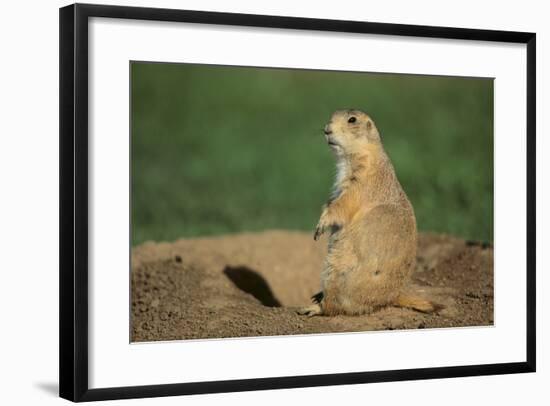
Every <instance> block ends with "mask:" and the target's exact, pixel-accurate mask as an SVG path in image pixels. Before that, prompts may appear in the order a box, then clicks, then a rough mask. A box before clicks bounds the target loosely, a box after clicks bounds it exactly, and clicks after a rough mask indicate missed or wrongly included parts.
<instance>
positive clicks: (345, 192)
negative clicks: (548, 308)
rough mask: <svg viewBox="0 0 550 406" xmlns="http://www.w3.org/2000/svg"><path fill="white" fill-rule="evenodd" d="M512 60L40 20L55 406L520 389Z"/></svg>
mask: <svg viewBox="0 0 550 406" xmlns="http://www.w3.org/2000/svg"><path fill="white" fill-rule="evenodd" d="M535 52H536V50H535V34H534V33H526V32H507V31H488V30H478V29H464V28H451V27H431V26H430V27H429V26H413V25H399V24H384V23H370V22H363V21H339V20H320V19H311V18H295V17H283V16H266V15H243V14H230V13H218V12H202V11H184V10H167V9H152V8H137V7H118V6H99V5H89V4H87V5H83V4H77V5H70V6H67V7H64V8H61V10H60V213H61V216H60V218H61V223H60V247H61V248H60V395H61V397H63V398H66V399H69V400H72V401H93V400H105V399H122V398H140V397H154V396H171V395H185V394H199V393H216V392H230V391H247V390H261V389H276V388H297V387H306V386H324V385H341V384H357V383H370V382H386V381H401V380H414V379H431V378H450V377H463V376H474V375H489V374H511V373H520V372H534V371H535V364H536V362H535V358H536V356H535V354H536V352H535V348H536V343H535Z"/></svg>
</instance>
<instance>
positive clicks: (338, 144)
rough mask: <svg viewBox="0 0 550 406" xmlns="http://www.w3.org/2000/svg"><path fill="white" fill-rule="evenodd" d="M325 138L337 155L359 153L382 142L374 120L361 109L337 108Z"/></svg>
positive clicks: (326, 130)
mask: <svg viewBox="0 0 550 406" xmlns="http://www.w3.org/2000/svg"><path fill="white" fill-rule="evenodd" d="M324 132H325V138H326V140H327V143H328V144H329V146H330V148H331V149H332V150H333V152H334V153H335V154H336V155H337V156H344V155H348V154H353V153H358V152H361V151H363V150H364V149H365V148H366V147H368V145H372V144H380V134H379V133H378V129H377V128H376V125H375V124H374V121H372V119H371V118H370V117H369V116H368V115H367V114H366V113H364V112H362V111H361V110H337V111H335V112H334V113H333V114H332V117H331V118H330V121H329V122H328V124H327V125H326V126H325V131H324Z"/></svg>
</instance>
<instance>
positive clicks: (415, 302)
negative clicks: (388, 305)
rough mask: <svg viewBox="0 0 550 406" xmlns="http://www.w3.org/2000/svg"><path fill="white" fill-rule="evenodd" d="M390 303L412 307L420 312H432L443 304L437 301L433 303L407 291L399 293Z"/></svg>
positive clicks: (439, 308)
mask: <svg viewBox="0 0 550 406" xmlns="http://www.w3.org/2000/svg"><path fill="white" fill-rule="evenodd" d="M392 305H393V306H396V307H405V308H407V309H413V310H416V311H419V312H422V313H433V312H436V311H438V310H441V309H442V308H443V306H441V305H439V304H437V303H433V302H430V301H429V300H426V299H424V298H422V297H420V296H416V295H412V294H407V293H401V294H400V295H399V296H397V298H396V299H395V300H394V301H393V302H392Z"/></svg>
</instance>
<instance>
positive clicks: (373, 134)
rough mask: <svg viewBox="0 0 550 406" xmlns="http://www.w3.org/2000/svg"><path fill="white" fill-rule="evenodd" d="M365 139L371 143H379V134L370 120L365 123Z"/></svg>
mask: <svg viewBox="0 0 550 406" xmlns="http://www.w3.org/2000/svg"><path fill="white" fill-rule="evenodd" d="M366 127H367V138H368V139H369V140H371V141H380V134H379V133H378V129H377V128H376V126H375V125H374V123H373V122H372V120H371V119H369V120H368V121H367V124H366Z"/></svg>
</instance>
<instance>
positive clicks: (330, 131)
mask: <svg viewBox="0 0 550 406" xmlns="http://www.w3.org/2000/svg"><path fill="white" fill-rule="evenodd" d="M324 131H325V135H329V134H332V130H331V129H330V124H327V125H326V126H325V130H324Z"/></svg>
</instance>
